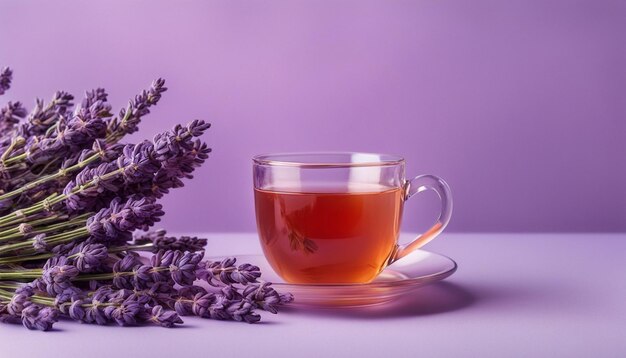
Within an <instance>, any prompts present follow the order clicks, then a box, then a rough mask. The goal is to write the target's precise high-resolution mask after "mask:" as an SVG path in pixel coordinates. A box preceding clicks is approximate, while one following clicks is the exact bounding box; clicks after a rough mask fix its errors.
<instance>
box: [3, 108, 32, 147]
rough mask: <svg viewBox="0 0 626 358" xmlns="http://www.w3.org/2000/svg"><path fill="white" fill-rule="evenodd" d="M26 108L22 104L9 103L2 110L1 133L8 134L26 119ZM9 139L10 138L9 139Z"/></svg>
mask: <svg viewBox="0 0 626 358" xmlns="http://www.w3.org/2000/svg"><path fill="white" fill-rule="evenodd" d="M26 113H27V112H26V108H24V106H22V103H20V102H9V103H7V104H6V106H4V107H2V109H0V133H8V132H9V131H10V130H11V129H13V126H15V125H16V124H18V123H19V122H20V119H22V118H24V117H26ZM7 139H8V138H7Z"/></svg>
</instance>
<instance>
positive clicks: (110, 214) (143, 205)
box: [87, 196, 164, 243]
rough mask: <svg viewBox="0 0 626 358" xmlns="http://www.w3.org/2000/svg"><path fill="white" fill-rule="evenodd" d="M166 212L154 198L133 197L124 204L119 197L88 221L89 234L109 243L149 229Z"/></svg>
mask: <svg viewBox="0 0 626 358" xmlns="http://www.w3.org/2000/svg"><path fill="white" fill-rule="evenodd" d="M163 214H164V212H163V210H162V206H161V205H160V204H156V203H155V199H154V198H150V197H139V196H132V197H130V198H129V199H128V200H127V201H126V202H124V203H122V201H121V199H120V198H119V197H116V198H115V199H113V201H111V204H110V206H109V207H108V208H104V209H102V210H100V211H99V212H98V213H96V214H95V215H94V216H92V217H90V218H89V219H88V220H87V228H88V230H89V233H90V234H91V235H92V237H94V238H95V239H98V240H101V241H102V242H105V243H106V242H107V241H110V240H112V239H115V238H117V237H118V236H119V235H120V234H121V233H123V232H129V231H133V230H137V229H143V230H145V229H147V228H149V227H150V226H152V225H154V223H155V222H157V221H159V220H160V217H161V216H163Z"/></svg>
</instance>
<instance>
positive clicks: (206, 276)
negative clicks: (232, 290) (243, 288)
mask: <svg viewBox="0 0 626 358" xmlns="http://www.w3.org/2000/svg"><path fill="white" fill-rule="evenodd" d="M236 262H237V259H236V258H234V257H231V258H226V259H224V260H222V261H220V262H218V261H214V262H203V263H201V264H200V267H199V270H198V271H197V272H196V276H197V278H198V279H200V280H206V281H207V282H208V283H209V284H210V285H212V286H219V285H220V284H222V285H233V284H242V285H247V284H248V283H251V282H257V279H258V278H259V277H260V276H261V271H260V269H259V267H257V266H254V265H250V264H243V265H239V267H237V266H235V263H236Z"/></svg>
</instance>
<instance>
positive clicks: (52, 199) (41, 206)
mask: <svg viewBox="0 0 626 358" xmlns="http://www.w3.org/2000/svg"><path fill="white" fill-rule="evenodd" d="M124 169H125V168H124V167H122V168H119V169H116V170H113V171H111V172H108V173H106V174H105V175H103V176H101V177H100V178H98V180H108V179H110V178H113V177H115V176H117V175H119V174H121V173H122V172H123V171H124ZM98 180H96V179H92V180H90V181H89V182H87V183H85V184H84V185H81V186H79V187H76V188H74V189H73V190H72V192H71V193H70V194H69V195H74V194H78V193H80V192H82V191H84V190H86V189H89V188H91V187H93V186H94V185H96V182H97V181H98ZM67 198H68V195H66V194H58V193H55V194H52V195H50V196H48V197H47V198H46V199H44V200H42V201H40V202H38V203H36V204H34V205H32V206H30V207H28V208H25V209H22V210H21V213H22V214H21V215H32V214H36V213H39V212H42V211H44V210H45V209H46V208H47V207H50V206H52V205H54V204H58V203H60V202H62V201H63V200H65V199H67ZM16 217H18V215H16V214H15V213H14V212H13V213H11V214H8V215H5V216H2V217H0V227H2V226H3V225H5V223H6V222H7V221H10V220H14V219H15V218H16Z"/></svg>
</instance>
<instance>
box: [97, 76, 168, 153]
mask: <svg viewBox="0 0 626 358" xmlns="http://www.w3.org/2000/svg"><path fill="white" fill-rule="evenodd" d="M165 91H167V87H165V80H163V79H162V78H159V79H157V80H154V81H153V82H152V85H151V86H150V88H149V89H148V90H144V91H142V92H141V93H140V94H138V95H137V96H135V98H134V99H133V100H131V101H129V103H128V107H127V108H126V109H122V110H120V113H119V118H117V117H116V118H113V119H112V120H111V121H109V123H108V125H107V142H108V143H115V142H117V141H118V140H119V139H120V138H121V137H123V136H125V135H127V134H132V133H134V132H136V131H137V130H138V125H139V122H140V121H141V119H142V117H143V116H145V115H147V114H148V113H150V107H152V106H155V105H156V104H157V103H158V102H159V100H160V99H161V94H162V93H163V92H165Z"/></svg>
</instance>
